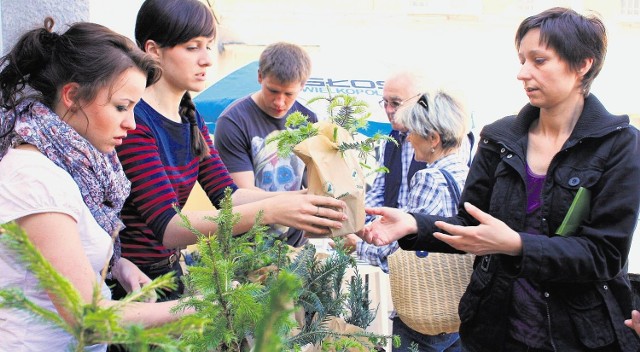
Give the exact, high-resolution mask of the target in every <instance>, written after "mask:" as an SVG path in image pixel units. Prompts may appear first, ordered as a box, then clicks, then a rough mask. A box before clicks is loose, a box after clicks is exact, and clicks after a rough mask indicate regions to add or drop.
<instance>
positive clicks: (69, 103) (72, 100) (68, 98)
mask: <svg viewBox="0 0 640 352" xmlns="http://www.w3.org/2000/svg"><path fill="white" fill-rule="evenodd" d="M79 89H80V85H79V84H78V83H76V82H70V83H67V84H65V85H63V86H62V89H61V90H60V102H62V105H64V107H65V109H66V110H67V111H69V112H72V113H74V112H76V111H77V110H78V90H79Z"/></svg>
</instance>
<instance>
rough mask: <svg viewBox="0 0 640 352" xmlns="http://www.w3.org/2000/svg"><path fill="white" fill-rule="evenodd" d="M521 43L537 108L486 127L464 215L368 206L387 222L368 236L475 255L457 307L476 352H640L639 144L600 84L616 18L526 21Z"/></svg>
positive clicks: (564, 13) (466, 344)
mask: <svg viewBox="0 0 640 352" xmlns="http://www.w3.org/2000/svg"><path fill="white" fill-rule="evenodd" d="M515 44H516V48H517V51H518V57H519V60H520V63H521V65H522V66H521V69H520V71H519V73H518V76H517V78H518V79H519V80H520V81H522V83H523V85H524V87H523V88H524V91H525V93H526V94H527V97H528V98H529V104H527V105H526V106H525V107H524V108H523V109H522V110H521V111H520V112H519V114H518V115H517V116H509V117H505V118H503V119H501V120H498V121H496V122H495V123H493V124H490V125H487V126H486V127H485V128H484V129H483V131H482V133H481V135H480V136H481V139H480V143H479V146H478V152H477V154H476V155H475V157H474V161H473V164H472V165H471V169H470V171H469V176H468V178H467V181H466V184H465V189H464V191H463V192H462V198H461V202H460V206H459V212H458V215H457V216H455V217H450V218H442V217H436V216H430V215H422V214H409V213H405V212H402V211H399V210H396V209H389V208H376V209H368V210H367V211H368V213H369V214H374V215H379V216H381V218H379V219H378V220H376V221H375V222H373V223H372V224H370V225H369V226H367V227H365V229H364V230H363V231H362V232H361V233H360V236H361V237H362V238H363V239H364V240H366V241H367V242H371V243H374V244H376V245H383V244H387V243H390V242H392V241H394V240H398V242H399V244H400V246H401V248H403V249H410V250H428V251H431V252H434V251H436V252H438V251H439V252H456V251H461V252H467V253H473V254H476V255H477V259H476V261H475V267H474V272H473V274H472V276H471V281H470V283H469V285H468V287H467V290H466V291H465V293H464V295H463V297H462V299H461V301H460V305H459V315H460V319H461V326H460V337H461V340H462V345H463V349H464V350H465V351H492V352H493V351H638V350H639V349H640V339H639V337H638V336H637V335H636V334H635V332H634V331H633V330H631V329H629V328H627V327H626V326H625V325H624V323H623V322H624V320H625V316H626V315H628V314H629V312H631V310H632V292H631V288H630V285H629V280H628V275H627V272H626V264H627V259H628V254H629V250H630V246H631V240H632V236H633V230H634V227H635V225H636V221H637V218H638V210H639V208H640V177H638V173H639V172H640V158H638V153H639V152H640V143H639V139H638V130H637V129H636V128H634V127H633V126H631V125H630V124H629V117H628V116H626V115H623V116H616V115H613V114H611V113H609V112H608V111H607V110H606V109H605V107H604V106H603V105H602V103H600V101H599V100H598V99H597V98H596V97H595V96H593V95H592V94H590V92H589V90H590V87H591V84H592V82H593V80H594V79H595V77H596V76H597V75H598V73H599V72H600V70H601V68H602V65H603V61H604V57H605V53H606V46H607V35H606V31H605V27H604V24H603V22H602V20H601V19H599V18H597V17H595V16H589V17H586V16H582V15H580V14H578V13H576V12H575V11H573V10H570V9H565V8H552V9H549V10H546V11H544V12H542V13H540V14H538V15H534V16H531V17H528V18H526V19H525V20H524V21H523V22H522V23H521V24H520V26H519V28H518V30H517V32H516V37H515ZM576 208H582V209H583V210H584V211H583V212H582V215H579V214H580V213H581V212H579V211H574V209H576ZM565 223H568V224H569V226H566V227H565ZM571 224H573V225H575V226H573V227H572V226H571ZM416 289H420V288H416ZM425 289H426V288H425Z"/></svg>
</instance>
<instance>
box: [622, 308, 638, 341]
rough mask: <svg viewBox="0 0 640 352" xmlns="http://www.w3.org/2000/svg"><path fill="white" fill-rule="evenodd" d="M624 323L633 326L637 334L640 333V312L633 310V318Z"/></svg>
mask: <svg viewBox="0 0 640 352" xmlns="http://www.w3.org/2000/svg"><path fill="white" fill-rule="evenodd" d="M624 325H626V326H628V327H630V328H632V329H633V330H635V331H636V334H638V335H640V312H638V311H637V310H633V311H632V312H631V319H627V320H625V321H624Z"/></svg>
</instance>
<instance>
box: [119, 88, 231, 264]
mask: <svg viewBox="0 0 640 352" xmlns="http://www.w3.org/2000/svg"><path fill="white" fill-rule="evenodd" d="M134 113H135V120H136V129H135V130H133V131H130V132H129V134H128V136H127V138H125V139H124V141H123V144H122V145H121V146H119V147H118V148H117V151H118V157H119V158H120V162H121V163H122V167H123V169H124V171H125V173H126V174H127V177H128V178H129V180H130V181H131V194H130V195H129V197H128V198H127V201H126V202H125V205H124V207H123V209H122V214H121V216H122V220H123V222H124V224H125V226H126V228H125V229H124V230H122V231H121V232H120V237H121V240H122V256H123V257H126V258H127V259H129V260H131V261H132V262H134V263H135V264H137V265H145V264H151V263H155V262H158V261H160V260H162V259H164V258H167V257H169V256H170V255H171V254H173V253H174V252H175V251H176V249H175V248H166V247H165V246H164V245H162V239H163V236H164V231H165V229H166V227H167V224H168V223H169V221H170V220H171V219H172V218H173V217H174V216H175V215H176V211H175V210H174V209H173V206H174V205H176V206H177V207H178V208H182V207H184V205H185V203H186V202H187V199H188V197H189V195H190V193H191V190H192V189H193V187H194V185H195V183H196V181H197V182H199V183H200V185H201V186H202V188H203V190H204V191H205V192H206V194H207V195H208V197H209V199H210V200H211V202H212V203H213V204H214V205H215V206H216V207H219V206H220V201H221V200H222V198H223V197H224V189H225V188H226V187H231V188H232V189H233V190H234V191H235V190H236V189H237V187H236V185H235V184H234V183H233V180H232V179H231V177H230V176H229V173H228V171H227V168H226V167H225V166H224V164H223V163H222V161H221V160H220V158H219V156H218V152H217V150H216V149H215V148H214V147H213V143H212V141H211V137H210V136H209V131H208V129H207V127H206V125H205V124H204V121H203V119H202V117H201V116H200V115H199V114H196V115H197V121H198V126H199V127H200V131H201V132H202V134H203V136H204V137H205V140H206V141H207V145H208V146H209V150H210V156H209V157H207V158H205V159H204V160H203V161H199V160H198V158H197V157H196V156H195V155H194V154H193V152H192V150H191V134H190V125H189V122H188V121H187V120H186V118H184V117H183V118H182V122H181V123H177V122H175V121H171V120H169V119H167V118H165V117H164V116H162V115H161V114H160V113H158V112H157V111H156V110H154V109H153V108H152V107H151V106H149V104H147V103H146V102H145V101H144V100H141V101H140V102H139V103H138V104H137V105H136V107H135V110H134Z"/></svg>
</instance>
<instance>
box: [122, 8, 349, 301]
mask: <svg viewBox="0 0 640 352" xmlns="http://www.w3.org/2000/svg"><path fill="white" fill-rule="evenodd" d="M215 34H216V27H215V22H214V16H213V13H212V12H211V10H210V9H209V8H208V7H207V6H206V5H204V4H203V3H202V2H200V1H198V0H146V1H145V2H144V3H143V4H142V6H141V8H140V10H139V11H138V16H137V19H136V28H135V37H136V41H137V42H138V46H140V48H142V49H143V50H144V51H146V52H147V53H149V54H150V55H151V56H153V57H154V58H155V59H156V60H157V61H158V63H159V64H160V66H161V67H162V70H163V74H162V77H161V78H160V80H159V81H158V82H157V83H155V84H153V85H151V86H149V87H148V88H147V89H146V90H145V92H144V94H143V97H142V100H141V101H140V103H139V104H137V105H136V107H135V118H136V129H135V130H133V131H131V132H130V133H129V136H128V137H127V138H126V139H125V140H124V142H123V144H122V145H121V146H119V147H118V148H117V151H118V157H119V158H120V161H121V162H122V165H123V168H124V171H125V173H126V174H127V176H128V178H129V180H131V182H132V188H131V195H130V197H129V198H128V199H127V201H126V203H125V205H124V208H123V210H122V220H123V222H124V223H125V225H126V228H125V229H124V230H123V231H121V233H120V237H121V240H122V255H123V257H126V258H128V259H129V260H131V261H132V262H134V263H136V264H137V265H138V266H139V267H140V268H141V269H142V271H144V272H145V273H146V274H147V275H149V276H150V277H151V278H155V277H157V276H158V275H161V274H164V273H167V272H171V271H174V272H175V273H176V274H177V275H178V276H180V275H181V274H182V270H181V268H180V265H179V261H178V259H179V253H180V252H179V248H180V247H184V246H186V245H189V244H193V243H195V242H196V240H197V238H196V236H195V235H194V234H192V233H191V232H190V231H189V230H187V229H186V228H184V227H183V226H182V225H181V219H180V217H179V216H178V214H177V213H176V211H175V210H174V205H177V207H178V208H182V207H183V206H184V205H185V203H186V201H187V198H188V197H189V194H190V193H191V190H192V189H193V187H194V185H195V182H196V181H197V182H199V183H200V185H201V186H202V188H203V190H204V191H205V192H206V194H207V196H208V198H209V199H210V200H211V202H212V204H213V205H215V206H216V207H217V208H219V206H220V201H221V200H222V198H223V196H224V189H225V188H227V187H230V188H231V189H232V190H233V195H232V201H233V205H234V210H233V211H234V212H235V213H239V214H240V216H241V220H240V222H239V223H238V224H237V225H236V226H235V227H234V232H235V233H237V234H240V233H243V232H246V231H247V230H249V229H250V228H251V226H252V225H253V223H254V221H255V215H256V214H257V213H258V212H259V211H263V212H264V215H263V222H264V224H282V225H286V226H293V227H296V228H299V229H302V230H304V231H307V232H310V233H313V234H324V233H327V231H328V230H327V227H333V228H339V227H341V226H342V225H341V221H343V220H344V219H346V215H344V213H343V212H340V211H337V210H334V209H338V210H339V209H342V208H344V206H345V204H344V202H342V201H338V200H336V199H333V198H329V197H322V196H315V195H307V194H304V193H303V192H301V191H298V192H284V193H286V194H280V193H278V192H263V191H260V190H248V189H238V187H237V186H236V185H235V184H234V182H233V180H232V179H231V177H230V176H229V173H228V171H227V168H226V167H225V165H224V164H223V163H222V161H221V160H220V158H219V156H218V152H217V150H216V149H215V148H214V146H213V143H212V141H211V138H210V136H209V131H208V129H207V127H206V125H205V124H204V121H203V119H202V117H201V116H200V115H199V114H198V112H197V111H196V109H195V106H194V104H193V102H192V100H191V96H190V93H189V91H195V92H198V91H201V90H203V89H204V88H205V83H206V74H207V69H208V68H209V67H210V66H211V65H212V59H211V57H210V49H211V46H212V44H213V40H214V38H215ZM183 214H184V215H186V216H187V217H189V219H190V221H191V223H192V225H193V226H194V227H195V228H197V229H198V230H200V231H201V232H202V233H214V232H215V230H216V226H217V225H216V224H215V223H213V222H211V221H208V220H205V219H204V217H205V216H206V215H208V216H211V215H215V214H212V213H211V211H183ZM182 290H183V288H182V287H179V288H178V289H177V290H176V291H174V292H169V293H167V295H166V296H165V297H164V298H175V297H177V296H179V295H180V294H181V293H182ZM114 295H115V296H118V295H119V293H118V292H117V287H116V291H114Z"/></svg>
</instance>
